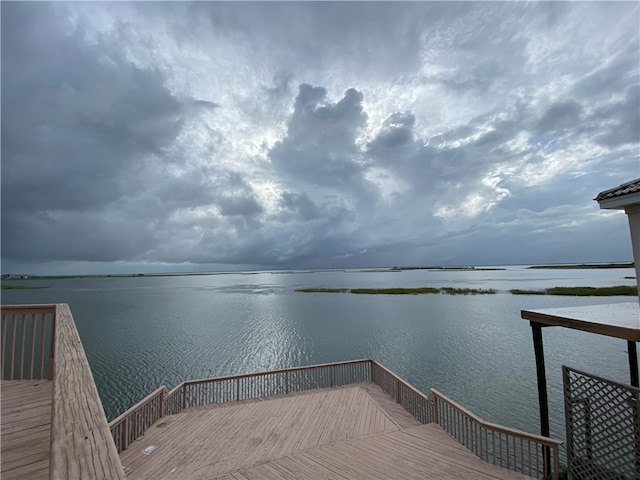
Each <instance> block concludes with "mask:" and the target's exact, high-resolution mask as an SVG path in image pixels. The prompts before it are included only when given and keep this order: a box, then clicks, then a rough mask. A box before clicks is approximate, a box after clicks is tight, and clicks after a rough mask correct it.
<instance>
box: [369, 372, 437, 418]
mask: <svg viewBox="0 0 640 480" xmlns="http://www.w3.org/2000/svg"><path fill="white" fill-rule="evenodd" d="M370 362H371V381H372V382H374V383H376V384H377V385H378V386H379V387H380V388H381V389H382V391H384V392H385V393H386V394H387V395H389V396H391V397H392V398H394V399H395V400H396V402H398V403H399V404H400V405H402V406H403V407H404V409H405V410H407V411H408V412H409V413H410V414H411V415H413V417H414V418H415V419H416V420H418V421H419V422H420V423H423V424H425V423H431V422H433V402H432V401H431V399H430V398H429V397H427V396H426V395H425V394H424V393H422V392H421V391H420V390H418V389H417V388H415V387H414V386H413V385H411V384H410V383H409V382H407V381H405V380H404V379H402V378H401V377H399V376H398V375H396V374H395V373H393V372H392V371H391V370H389V369H388V368H386V367H385V366H384V365H381V364H380V363H378V362H376V361H375V360H370Z"/></svg>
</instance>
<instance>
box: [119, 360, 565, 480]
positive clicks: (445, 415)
mask: <svg viewBox="0 0 640 480" xmlns="http://www.w3.org/2000/svg"><path fill="white" fill-rule="evenodd" d="M361 382H374V383H376V384H377V385H378V386H380V388H381V389H382V390H383V391H384V392H385V393H386V394H387V395H389V396H390V397H392V398H393V399H394V400H395V401H396V402H398V403H399V404H400V405H402V406H403V407H404V408H405V409H406V410H407V411H408V412H409V413H411V415H413V416H414V417H415V418H416V419H417V420H418V421H420V422H421V423H423V424H424V423H432V422H435V423H438V424H439V425H440V426H441V427H442V428H443V429H444V430H445V431H446V432H447V433H449V434H450V435H451V436H452V437H453V438H455V439H456V440H457V441H458V442H460V443H461V444H463V445H464V446H465V447H467V448H468V449H469V450H471V451H472V452H473V453H475V454H476V455H477V456H479V457H480V458H482V459H483V460H485V461H487V462H489V463H493V464H496V465H500V466H502V467H505V468H508V469H510V470H514V471H518V472H522V473H525V474H527V475H531V476H538V477H540V476H543V472H545V471H546V470H545V469H546V466H545V465H544V464H543V458H544V456H543V454H542V449H543V448H548V449H550V451H551V452H552V456H551V458H552V459H553V464H552V465H551V466H549V470H548V471H551V472H553V478H554V479H557V478H558V472H559V463H558V461H559V456H558V447H559V445H560V444H561V442H560V441H558V440H554V439H550V438H547V437H541V436H538V435H533V434H530V433H526V432H521V431H519V430H514V429H510V428H507V427H503V426H500V425H496V424H493V423H489V422H485V421H484V420H482V419H481V418H479V417H477V416H476V415H474V414H473V413H471V412H469V411H468V410H466V409H464V408H463V407H461V406H460V405H458V404H457V403H455V402H453V401H452V400H450V399H449V398H447V397H445V396H444V395H442V394H441V393H440V392H438V391H437V390H432V393H431V395H430V396H429V397H427V396H426V395H425V394H424V393H422V392H420V391H419V390H417V389H416V388H414V387H413V386H411V385H410V384H409V383H407V382H406V381H404V380H403V379H402V378H400V377H399V376H397V375H396V374H394V373H393V372H391V371H390V370H388V369H387V368H385V367H384V366H382V365H380V364H379V363H378V362H376V361H375V360H354V361H349V362H340V363H328V364H321V365H312V366H307V367H299V368H287V369H282V370H273V371H267V372H259V373H248V374H242V375H232V376H226V377H218V378H207V379H202V380H190V381H187V382H182V383H181V384H179V385H177V386H176V387H175V388H173V389H172V390H171V391H167V390H166V388H165V387H160V388H159V389H158V390H156V391H155V392H153V393H151V394H150V395H149V396H147V397H146V398H145V399H143V400H141V401H140V402H138V403H137V404H136V405H134V406H133V407H132V408H130V409H129V410H127V411H126V412H125V413H123V414H122V415H120V416H119V417H118V418H116V419H115V420H113V421H112V422H111V423H110V424H109V426H110V428H111V433H112V435H113V439H114V442H115V444H116V448H117V450H118V451H119V452H121V451H123V450H126V448H127V447H128V446H129V445H130V444H131V442H133V441H134V440H136V439H137V438H139V437H140V436H142V434H143V433H144V431H145V430H146V429H147V428H149V427H150V426H151V425H152V424H153V423H154V422H156V421H157V420H158V419H159V418H160V417H162V416H164V415H172V414H176V413H179V412H181V411H182V410H183V409H185V408H191V407H199V406H204V405H210V404H217V403H225V402H236V401H241V400H249V399H253V398H261V397H270V396H276V395H286V394H288V393H292V392H299V391H303V390H313V389H317V388H327V387H337V386H341V385H348V384H354V383H361Z"/></svg>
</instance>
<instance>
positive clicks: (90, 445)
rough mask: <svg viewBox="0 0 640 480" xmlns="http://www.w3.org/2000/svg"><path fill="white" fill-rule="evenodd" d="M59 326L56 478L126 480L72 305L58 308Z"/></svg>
mask: <svg viewBox="0 0 640 480" xmlns="http://www.w3.org/2000/svg"><path fill="white" fill-rule="evenodd" d="M55 323H56V328H55V343H54V347H53V348H54V351H55V372H54V389H53V408H52V420H51V463H50V466H49V468H50V472H51V476H52V478H83V479H84V478H110V479H122V480H124V478H125V475H124V471H123V469H122V465H121V464H120V459H119V457H118V452H117V451H116V447H115V444H114V443H113V439H112V437H111V431H110V430H109V425H108V424H107V418H106V416H105V414H104V410H103V408H102V403H101V401H100V397H99V396H98V390H97V389H96V385H95V383H94V381H93V376H92V375H91V369H90V368H89V363H88V361H87V357H86V355H85V353H84V349H83V348H82V342H81V341H80V336H79V335H78V331H77V330H76V327H75V324H74V322H73V317H72V316H71V311H70V310H69V307H68V305H66V304H60V305H57V307H56V318H55ZM71 426H72V428H70V427H71Z"/></svg>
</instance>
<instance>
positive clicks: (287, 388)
mask: <svg viewBox="0 0 640 480" xmlns="http://www.w3.org/2000/svg"><path fill="white" fill-rule="evenodd" d="M284 393H286V394H289V371H288V370H287V371H286V372H285V374H284Z"/></svg>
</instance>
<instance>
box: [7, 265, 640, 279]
mask: <svg viewBox="0 0 640 480" xmlns="http://www.w3.org/2000/svg"><path fill="white" fill-rule="evenodd" d="M525 268H527V269H539V270H543V269H549V270H558V269H567V270H568V269H577V270H581V269H609V268H634V263H633V262H611V263H574V264H549V265H531V266H528V267H525ZM410 270H429V271H442V272H485V271H499V270H507V269H506V268H505V267H476V266H468V267H466V266H454V267H445V266H406V267H402V266H395V267H389V268H385V267H377V268H376V267H371V268H328V269H312V270H309V269H306V270H255V271H228V272H176V273H173V272H166V273H101V274H80V275H22V274H2V275H0V279H1V280H3V281H5V280H9V281H14V280H69V279H74V278H145V277H190V276H203V275H259V274H265V273H269V274H299V273H316V272H345V273H372V272H375V273H385V272H403V271H410Z"/></svg>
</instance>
